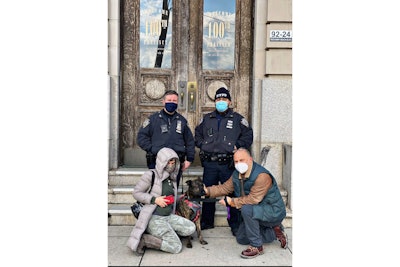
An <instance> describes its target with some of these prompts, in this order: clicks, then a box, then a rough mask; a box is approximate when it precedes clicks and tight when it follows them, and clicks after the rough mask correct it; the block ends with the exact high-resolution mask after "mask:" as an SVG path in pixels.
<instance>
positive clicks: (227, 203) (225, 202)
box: [218, 196, 232, 207]
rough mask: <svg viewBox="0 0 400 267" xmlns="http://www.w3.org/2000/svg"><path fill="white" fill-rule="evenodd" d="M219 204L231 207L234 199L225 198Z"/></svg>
mask: <svg viewBox="0 0 400 267" xmlns="http://www.w3.org/2000/svg"><path fill="white" fill-rule="evenodd" d="M218 202H219V204H221V205H223V206H225V207H227V206H230V205H231V204H230V203H231V202H232V198H230V197H227V196H225V198H223V199H220V200H219V201H218Z"/></svg>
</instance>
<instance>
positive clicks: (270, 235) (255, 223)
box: [236, 205, 282, 247]
mask: <svg viewBox="0 0 400 267" xmlns="http://www.w3.org/2000/svg"><path fill="white" fill-rule="evenodd" d="M241 215H242V222H241V224H240V226H239V230H238V231H237V233H236V241H237V242H238V243H239V244H242V245H248V244H250V245H251V246H253V247H260V246H262V245H263V244H264V243H271V242H272V241H274V240H275V239H276V235H275V231H274V229H273V228H274V227H275V226H277V225H280V224H281V222H282V221H278V222H266V221H260V220H258V219H253V205H243V206H242V208H241Z"/></svg>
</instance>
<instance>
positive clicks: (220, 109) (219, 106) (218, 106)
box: [215, 101, 228, 112]
mask: <svg viewBox="0 0 400 267" xmlns="http://www.w3.org/2000/svg"><path fill="white" fill-rule="evenodd" d="M215 108H216V109H217V110H218V112H224V111H225V110H227V109H228V102H226V101H218V102H215Z"/></svg>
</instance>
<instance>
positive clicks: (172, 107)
mask: <svg viewBox="0 0 400 267" xmlns="http://www.w3.org/2000/svg"><path fill="white" fill-rule="evenodd" d="M177 107H178V104H177V103H174V102H168V103H165V109H166V110H167V111H168V112H169V113H172V112H174V111H175V110H176V108H177Z"/></svg>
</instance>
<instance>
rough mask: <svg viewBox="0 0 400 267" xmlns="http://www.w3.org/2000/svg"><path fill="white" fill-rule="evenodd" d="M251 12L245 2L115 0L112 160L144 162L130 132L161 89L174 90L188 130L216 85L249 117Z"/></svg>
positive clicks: (157, 102)
mask: <svg viewBox="0 0 400 267" xmlns="http://www.w3.org/2000/svg"><path fill="white" fill-rule="evenodd" d="M252 10H253V1H251V0H218V1H216V0H123V1H121V33H120V34H121V77H122V82H121V84H122V85H121V87H122V88H121V92H120V127H119V129H120V144H119V147H120V148H119V166H125V167H144V166H145V156H144V155H145V153H144V151H142V150H141V149H140V147H139V146H138V145H137V144H136V136H137V131H138V129H139V128H140V127H141V125H142V122H143V121H144V120H145V118H146V117H147V116H149V115H150V114H152V113H153V112H155V111H158V110H161V109H162V103H161V101H162V96H163V94H164V92H165V91H166V90H169V89H174V90H176V91H177V92H178V94H179V96H180V98H179V106H178V111H179V112H180V113H181V114H182V115H184V116H185V117H186V118H187V120H188V122H189V125H190V127H191V129H192V131H193V135H194V128H195V126H196V125H197V124H198V123H199V122H200V120H201V118H202V116H203V115H204V114H205V113H207V112H210V111H212V110H214V94H215V91H216V90H217V89H218V88H220V87H221V86H225V87H227V88H228V89H229V90H230V91H231V96H232V105H231V107H233V108H234V109H235V110H236V111H237V112H239V113H241V114H242V115H244V116H245V117H246V118H247V119H248V120H250V117H249V116H250V114H249V110H250V109H249V105H250V99H251V96H250V95H251V81H252V77H251V68H252V64H251V63H252V56H253V52H252V46H253V45H252V43H253V42H252V39H253V37H252V36H253V30H252V23H253V21H252ZM198 164H199V159H198V156H196V160H195V163H194V164H192V166H196V165H197V166H198Z"/></svg>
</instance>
